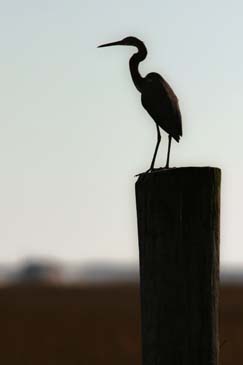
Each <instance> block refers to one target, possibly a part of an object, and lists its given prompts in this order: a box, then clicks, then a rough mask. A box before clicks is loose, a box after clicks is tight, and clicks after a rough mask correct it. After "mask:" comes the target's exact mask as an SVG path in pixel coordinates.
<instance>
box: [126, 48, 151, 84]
mask: <svg viewBox="0 0 243 365" xmlns="http://www.w3.org/2000/svg"><path fill="white" fill-rule="evenodd" d="M137 48H138V52H137V53H135V54H134V55H133V56H132V57H131V58H130V61H129V67H130V72H131V76H132V80H133V82H134V85H135V86H136V88H137V89H138V91H141V90H142V85H143V77H142V76H141V75H140V72H139V69H138V66H139V63H140V62H141V61H143V60H144V59H145V58H146V56H147V49H146V47H145V45H144V44H143V43H142V42H141V44H140V43H139V44H138V45H137Z"/></svg>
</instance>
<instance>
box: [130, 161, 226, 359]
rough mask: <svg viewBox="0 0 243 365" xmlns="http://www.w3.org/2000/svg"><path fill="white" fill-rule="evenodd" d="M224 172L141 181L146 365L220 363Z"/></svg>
mask: <svg viewBox="0 0 243 365" xmlns="http://www.w3.org/2000/svg"><path fill="white" fill-rule="evenodd" d="M220 181H221V171H220V170H219V169H217V168H211V167H186V168H174V169H164V170H159V171H155V172H153V173H150V174H143V175H141V176H140V177H139V178H138V181H137V182H136V202H137V217H138V236H139V256H140V290H141V311H142V352H143V354H142V355H143V365H162V364H163V365H218V287H219V210H220Z"/></svg>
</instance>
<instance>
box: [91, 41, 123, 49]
mask: <svg viewBox="0 0 243 365" xmlns="http://www.w3.org/2000/svg"><path fill="white" fill-rule="evenodd" d="M122 44H123V43H122V41H118V42H112V43H106V44H101V45H100V46H98V47H97V48H102V47H110V46H121V45H122Z"/></svg>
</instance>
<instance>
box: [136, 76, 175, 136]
mask: <svg viewBox="0 0 243 365" xmlns="http://www.w3.org/2000/svg"><path fill="white" fill-rule="evenodd" d="M142 104H143V106H144V108H145V109H146V110H147V112H148V113H149V114H150V115H151V117H152V118H153V119H154V121H155V122H156V123H157V124H158V125H159V126H160V127H161V128H163V129H164V130H165V131H166V132H167V133H168V134H170V135H171V136H172V137H173V138H175V139H176V140H177V141H179V139H180V136H182V122H181V113H180V108H179V103H178V99H177V96H176V95H175V93H174V92H173V90H172V89H171V87H170V86H169V84H168V83H167V82H166V81H165V80H164V79H163V78H162V77H161V76H160V75H158V74H155V73H153V74H152V76H151V74H149V75H147V76H146V78H145V84H144V88H143V90H142Z"/></svg>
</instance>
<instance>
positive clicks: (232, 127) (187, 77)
mask: <svg viewBox="0 0 243 365" xmlns="http://www.w3.org/2000/svg"><path fill="white" fill-rule="evenodd" d="M242 13H243V3H242V1H234V0H233V1H231V2H229V1H226V0H221V1H218V0H215V1H213V2H212V1H211V0H204V1H194V0H185V1H183V2H182V1H179V0H177V1H175V0H164V1H161V0H156V1H153V0H152V1H142V0H139V1H138V0H135V1H131V0H124V1H123V2H116V1H112V0H103V1H98V0H95V1H94V0H89V1H84V0H83V1H82V0H81V1H80V0H79V1H76V0H69V1H62V0H58V1H57V0H52V1H50V0H48V1H47V0H42V1H39V0H38V1H37V0H31V1H30V0H22V1H21V2H20V1H18V0H8V1H7V2H6V1H5V2H1V4H0V50H1V58H0V73H1V75H0V77H1V83H0V92H1V108H0V124H1V133H0V166H1V168H0V187H1V188H0V202H1V204H0V222H1V225H0V245H1V254H0V262H16V261H19V260H22V259H25V258H28V257H31V258H52V259H60V260H64V261H70V262H74V261H77V262H88V261H101V262H102V261H112V262H119V263H120V262H124V263H128V262H131V263H132V262H137V260H138V248H137V245H138V244H137V224H136V207H135V194H134V183H135V181H136V179H135V177H134V175H135V174H136V173H138V172H141V171H144V170H145V169H147V168H148V167H149V164H150V162H151V158H152V154H153V150H154V147H155V143H156V128H155V124H154V123H153V120H152V119H151V118H150V116H149V115H148V114H147V113H146V111H145V110H144V109H143V108H142V106H141V102H140V95H139V93H138V92H137V90H136V89H135V87H134V85H133V84H132V80H131V77H130V74H129V68H128V61H129V57H130V56H131V55H132V53H133V52H134V51H135V49H133V48H132V47H113V48H112V47H111V48H103V49H97V48H96V47H97V45H99V44H102V43H106V42H111V41H116V40H119V39H122V38H124V37H126V36H136V37H138V38H140V39H142V40H143V41H144V42H145V44H146V46H147V49H148V57H147V59H146V60H145V61H144V62H143V64H141V67H140V71H141V73H142V75H146V73H148V72H151V71H154V72H155V71H156V72H158V73H160V74H161V75H163V77H164V78H165V79H166V80H167V81H168V82H169V83H170V85H171V86H172V87H173V89H174V91H175V93H176V94H177V96H178V98H179V102H180V107H181V112H182V118H183V138H182V139H181V141H180V143H179V144H177V143H172V153H171V165H172V166H208V165H210V166H217V167H220V168H221V169H222V194H221V199H222V209H221V263H222V266H224V267H226V266H229V265H236V266H237V265H238V266H239V265H241V264H242V263H243V231H242V227H241V225H242V202H243V192H242V191H243V190H242V186H243V164H242V152H243V145H242V135H243V109H242V96H243V47H242V34H243V22H242ZM161 143H162V146H161V150H160V152H159V155H158V166H161V165H164V163H165V157H166V147H167V135H166V134H165V133H163V134H162V142H161Z"/></svg>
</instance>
